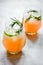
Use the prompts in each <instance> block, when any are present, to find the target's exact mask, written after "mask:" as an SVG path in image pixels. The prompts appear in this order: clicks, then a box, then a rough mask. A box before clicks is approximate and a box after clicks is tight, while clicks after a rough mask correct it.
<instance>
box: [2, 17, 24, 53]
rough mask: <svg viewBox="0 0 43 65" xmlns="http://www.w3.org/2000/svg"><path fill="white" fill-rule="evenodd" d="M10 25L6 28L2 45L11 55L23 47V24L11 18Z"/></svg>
mask: <svg viewBox="0 0 43 65" xmlns="http://www.w3.org/2000/svg"><path fill="white" fill-rule="evenodd" d="M11 19H12V21H13V22H12V23H11V24H10V25H9V26H7V27H6V29H5V31H4V35H3V45H4V47H5V48H6V50H7V51H8V52H9V53H11V54H17V53H18V52H20V51H21V50H22V48H23V47H24V45H25V34H24V32H23V24H22V23H21V22H20V21H19V20H17V19H16V18H11Z"/></svg>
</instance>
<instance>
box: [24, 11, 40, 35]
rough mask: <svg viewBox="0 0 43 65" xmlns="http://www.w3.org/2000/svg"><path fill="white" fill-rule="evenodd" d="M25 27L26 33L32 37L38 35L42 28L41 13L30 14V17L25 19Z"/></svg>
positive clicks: (33, 12) (31, 12) (32, 12)
mask: <svg viewBox="0 0 43 65" xmlns="http://www.w3.org/2000/svg"><path fill="white" fill-rule="evenodd" d="M23 25H24V29H25V32H26V33H28V34H30V35H33V34H36V33H37V31H38V30H39V29H40V27H41V15H40V13H38V11H35V10H31V11H30V12H29V13H28V17H27V18H24V20H23Z"/></svg>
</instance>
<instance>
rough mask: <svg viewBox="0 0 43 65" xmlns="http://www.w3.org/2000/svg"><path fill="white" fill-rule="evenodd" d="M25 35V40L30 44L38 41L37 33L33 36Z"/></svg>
mask: <svg viewBox="0 0 43 65" xmlns="http://www.w3.org/2000/svg"><path fill="white" fill-rule="evenodd" d="M25 35H26V38H28V39H29V40H30V41H32V42H35V41H36V40H37V39H38V33H36V34H35V35H28V34H26V33H25Z"/></svg>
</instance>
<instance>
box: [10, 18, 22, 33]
mask: <svg viewBox="0 0 43 65" xmlns="http://www.w3.org/2000/svg"><path fill="white" fill-rule="evenodd" d="M11 19H12V20H13V23H12V24H11V27H13V26H14V25H15V24H17V25H19V26H20V29H18V30H17V31H16V33H20V32H21V31H22V29H23V24H22V23H21V22H20V21H19V20H18V19H16V18H11Z"/></svg>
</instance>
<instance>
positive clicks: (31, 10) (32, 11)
mask: <svg viewBox="0 0 43 65" xmlns="http://www.w3.org/2000/svg"><path fill="white" fill-rule="evenodd" d="M30 12H36V13H37V12H38V11H36V10H30V11H28V12H27V13H30Z"/></svg>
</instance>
